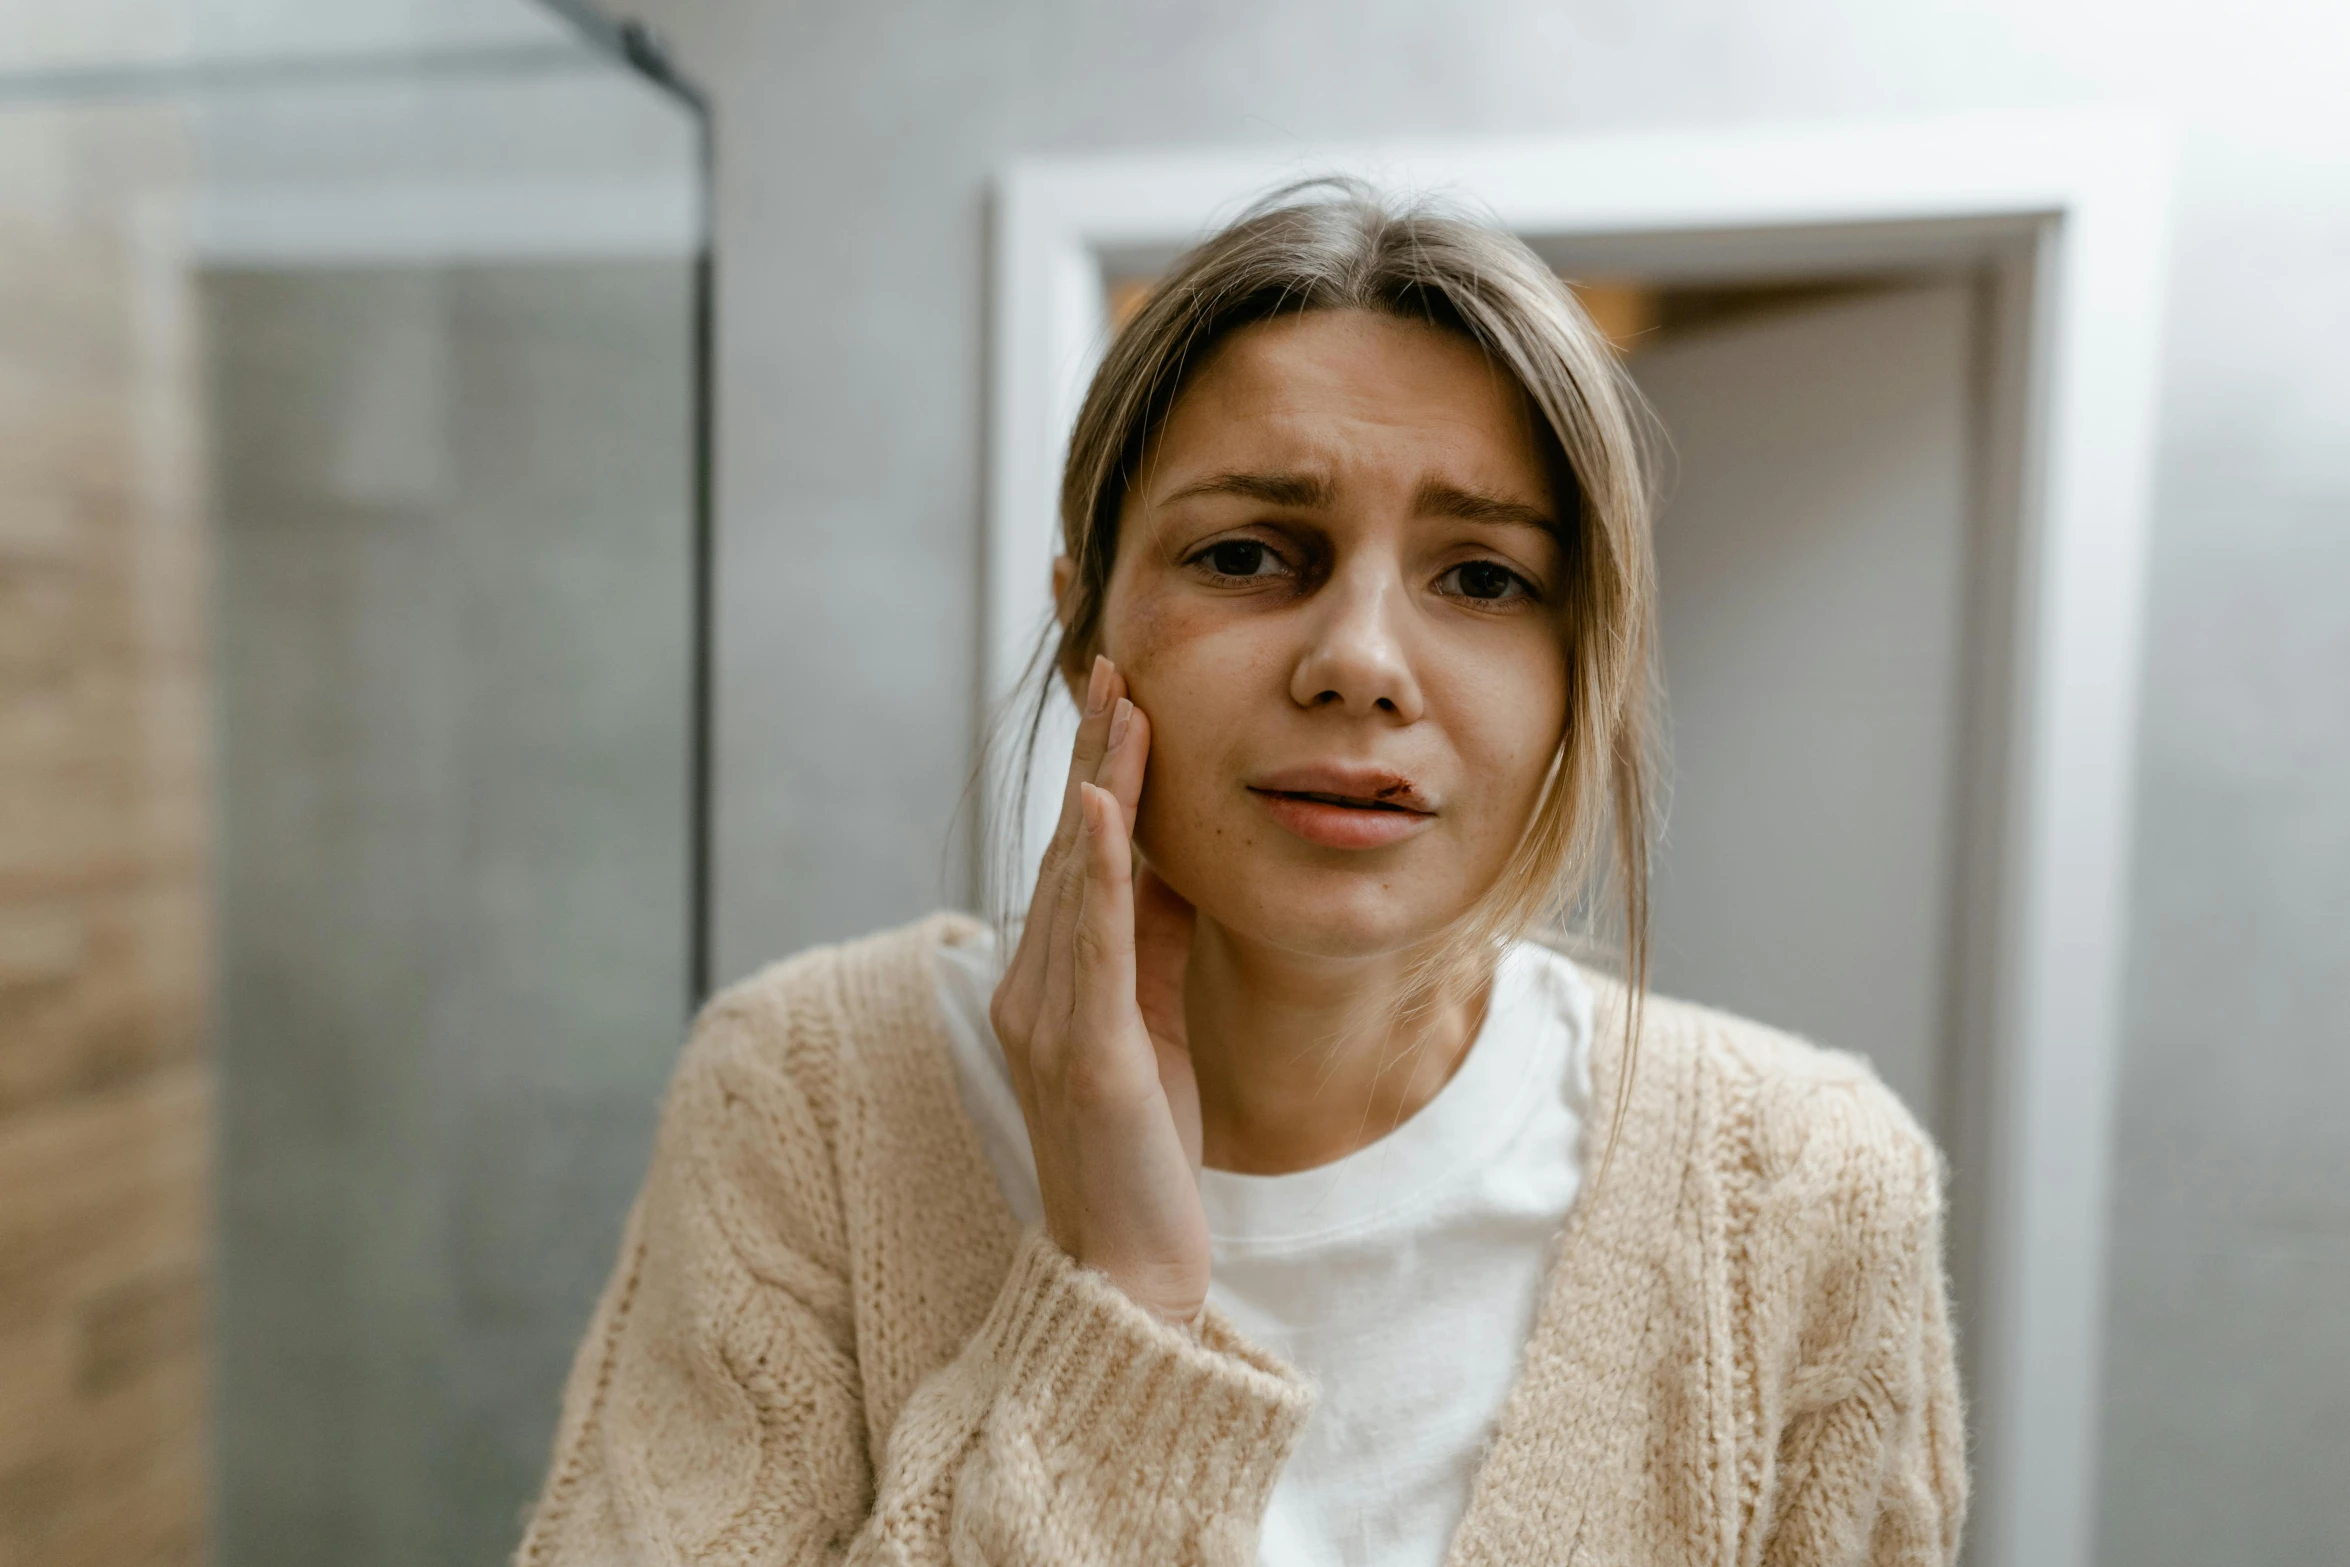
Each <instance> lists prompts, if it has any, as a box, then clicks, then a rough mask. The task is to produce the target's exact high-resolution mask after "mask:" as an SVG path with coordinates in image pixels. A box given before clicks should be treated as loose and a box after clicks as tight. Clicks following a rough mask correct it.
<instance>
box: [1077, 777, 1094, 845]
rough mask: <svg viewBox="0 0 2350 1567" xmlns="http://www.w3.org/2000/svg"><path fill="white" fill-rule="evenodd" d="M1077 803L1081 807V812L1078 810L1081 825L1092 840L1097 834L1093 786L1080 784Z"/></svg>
mask: <svg viewBox="0 0 2350 1567" xmlns="http://www.w3.org/2000/svg"><path fill="white" fill-rule="evenodd" d="M1077 801H1078V805H1079V807H1080V809H1079V810H1078V812H1077V817H1078V821H1079V823H1080V825H1082V826H1083V827H1084V828H1085V836H1087V837H1088V838H1090V837H1092V836H1093V835H1094V832H1095V828H1094V810H1095V807H1094V803H1093V785H1092V784H1087V783H1081V784H1079V785H1078V786H1077Z"/></svg>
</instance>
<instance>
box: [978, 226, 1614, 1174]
mask: <svg viewBox="0 0 2350 1567" xmlns="http://www.w3.org/2000/svg"><path fill="white" fill-rule="evenodd" d="M1321 310H1368V311H1376V312H1380V313H1383V314H1387V315H1392V316H1398V317H1403V318H1406V319H1410V320H1417V321H1425V322H1427V323H1429V324H1431V325H1434V326H1436V327H1439V328H1441V329H1444V330H1447V331H1452V332H1457V333H1459V334H1460V335H1461V336H1463V337H1465V338H1467V339H1468V340H1469V341H1471V342H1472V343H1474V344H1476V345H1477V346H1478V347H1479V348H1480V349H1481V350H1482V351H1483V352H1484V353H1485V354H1486V356H1487V357H1488V358H1489V359H1490V360H1491V361H1492V362H1493V363H1494V364H1495V365H1496V366H1497V367H1499V368H1500V369H1501V370H1503V371H1505V372H1506V373H1507V374H1508V375H1509V376H1510V377H1511V378H1512V379H1513V380H1514V381H1515V382H1516V384H1517V385H1518V387H1519V389H1520V390H1521V391H1523V393H1524V394H1525V396H1526V399H1527V401H1528V403H1529V405H1530V406H1531V407H1532V409H1533V410H1534V412H1535V414H1536V420H1535V423H1536V430H1537V434H1538V436H1539V437H1540V438H1541V439H1543V440H1544V442H1545V444H1546V445H1547V446H1548V447H1549V448H1550V451H1549V454H1548V455H1549V457H1550V459H1551V464H1552V467H1553V469H1554V473H1555V475H1556V478H1557V481H1558V485H1559V490H1560V510H1561V513H1562V517H1561V522H1562V535H1563V536H1562V538H1561V543H1562V545H1563V546H1564V549H1565V553H1566V558H1567V568H1566V573H1565V583H1566V595H1567V600H1566V604H1565V611H1566V614H1565V620H1566V624H1567V634H1566V635H1567V645H1566V649H1565V658H1566V666H1567V692H1568V695H1567V717H1566V723H1565V725H1564V729H1563V732H1562V734H1561V736H1560V739H1559V747H1558V751H1557V754H1556V756H1555V757H1554V759H1553V763H1552V766H1551V770H1550V774H1549V777H1548V779H1547V780H1546V782H1545V784H1544V787H1543V791H1542V794H1541V796H1540V798H1539V800H1538V802H1537V804H1536V806H1535V808H1534V812H1533V815H1532V816H1531V818H1530V819H1529V821H1528V823H1527V826H1526V830H1525V832H1524V834H1523V836H1522V837H1521V838H1520V840H1519V843H1518V846H1517V848H1516V850H1515V852H1514V853H1513V855H1512V857H1511V859H1510V861H1509V862H1508V863H1507V865H1506V866H1505V867H1504V869H1503V871H1502V874H1501V875H1500V876H1499V877H1498V878H1497V879H1496V881H1495V883H1494V886H1493V888H1492V889H1491V890H1490V891H1489V892H1488V893H1487V894H1486V895H1485V896H1484V897H1483V898H1482V899H1481V900H1479V902H1478V904H1477V905H1476V906H1475V907H1474V908H1472V909H1471V910H1470V912H1469V913H1468V914H1467V915H1466V916H1464V917H1463V918H1462V919H1461V920H1460V921H1458V922H1457V923H1456V925H1455V926H1454V928H1452V929H1451V930H1450V931H1448V932H1447V934H1446V936H1445V938H1444V939H1443V940H1442V941H1441V942H1439V943H1438V944H1437V945H1436V947H1435V948H1434V949H1433V950H1432V952H1431V954H1430V956H1429V958H1428V959H1427V966H1426V970H1425V972H1426V973H1427V974H1429V975H1432V976H1441V975H1443V974H1445V973H1447V972H1452V971H1455V970H1456V968H1457V965H1458V963H1459V962H1460V961H1462V960H1465V959H1470V958H1473V957H1474V956H1475V955H1477V954H1480V953H1490V951H1491V950H1492V949H1493V948H1494V947H1496V946H1497V945H1498V944H1499V943H1501V942H1504V941H1507V940H1511V939H1514V938H1516V937H1518V936H1521V935H1524V934H1526V933H1527V932H1529V931H1532V930H1536V929H1537V928H1542V929H1545V930H1546V931H1547V932H1549V933H1552V934H1554V935H1555V934H1562V933H1564V932H1566V931H1567V930H1568V929H1569V927H1570V926H1573V927H1575V928H1577V929H1578V930H1579V931H1580V932H1581V933H1582V935H1583V937H1584V939H1585V941H1586V943H1587V944H1597V945H1603V946H1610V947H1615V948H1616V949H1617V952H1618V955H1619V957H1620V961H1621V965H1622V970H1623V977H1624V979H1625V981H1626V984H1627V986H1628V988H1629V990H1630V1000H1631V1005H1630V1006H1629V1007H1628V1008H1627V1009H1626V1017H1625V1027H1626V1036H1627V1038H1626V1043H1627V1057H1626V1066H1627V1074H1626V1076H1627V1078H1628V1068H1629V1064H1630V1058H1629V1047H1630V1046H1631V1044H1632V1041H1633V1040H1634V1039H1636V1037H1637V1028H1638V1023H1637V1015H1638V1010H1639V1002H1640V997H1641V996H1642V994H1643V993H1644V991H1645V988H1646V983H1647V972H1648V846H1649V827H1650V822H1651V818H1652V815H1653V812H1654V807H1653V803H1652V799H1651V788H1652V785H1653V781H1654V778H1655V775H1656V764H1655V761H1654V756H1653V753H1654V747H1655V725H1654V722H1653V720H1652V717H1651V713H1652V701H1653V696H1652V691H1653V685H1654V673H1653V669H1652V660H1653V656H1654V648H1655V641H1656V636H1655V624H1656V591H1655V566H1654V559H1653V552H1652V548H1651V542H1650V525H1651V520H1652V515H1653V512H1654V505H1653V499H1652V493H1651V489H1650V484H1649V478H1648V472H1649V464H1648V462H1647V460H1646V452H1647V449H1648V448H1647V442H1646V440H1645V436H1646V434H1647V430H1648V425H1647V423H1646V421H1645V414H1644V410H1645V405H1644V404H1643V403H1642V401H1641V399H1640V396H1639V393H1638V392H1637V391H1636V390H1635V389H1634V388H1633V387H1632V385H1631V382H1630V380H1629V378H1628V377H1627V376H1626V375H1625V374H1624V372H1623V369H1622V367H1621V366H1620V365H1619V363H1618V362H1617V359H1616V356H1615V353H1614V351H1613V350H1612V349H1611V348H1610V347H1609V345H1608V342H1607V340H1606V339H1605V338H1604V337H1603V336H1602V335H1601V334H1600V332H1599V331H1598V329H1597V328H1596V327H1594V326H1593V325H1592V324H1591V321H1590V319H1589V318H1588V317H1587V316H1586V315H1585V314H1584V313H1583V309H1582V307H1581V306H1580V305H1579V304H1577V302H1576V300H1575V297H1574V295H1573V293H1572V292H1571V291H1570V290H1569V289H1568V288H1567V287H1566V285H1565V284H1564V283H1562V282H1561V281H1560V280H1559V278H1558V276H1557V275H1556V274H1555V273H1554V272H1552V271H1551V269H1550V268H1549V267H1547V266H1545V265H1544V264H1543V262H1542V261H1541V259H1540V258H1539V257H1537V256H1536V255H1535V254H1534V253H1533V251H1531V250H1529V249H1528V248H1527V247H1526V245H1525V244H1524V243H1523V242H1522V241H1520V240H1519V239H1517V238H1516V237H1515V236H1514V235H1512V234H1509V233H1507V232H1506V231H1504V230H1501V229H1499V228H1497V227H1495V226H1493V225H1491V224H1487V223H1482V222H1479V221H1476V220H1474V219H1472V218H1469V217H1467V216H1464V215H1461V214H1458V213H1455V212H1451V211H1447V210H1444V209H1440V208H1438V207H1436V206H1434V205H1432V204H1429V203H1426V202H1418V203H1413V204H1410V205H1400V204H1394V203H1390V202H1389V201H1387V200H1385V199H1383V198H1382V197H1381V196H1380V195H1379V194H1378V193H1377V192H1376V191H1374V190H1373V189H1372V188H1371V187H1369V186H1367V185H1365V184H1363V183H1361V182H1359V181H1355V180H1350V179H1321V180H1309V181H1305V182H1302V183H1300V184H1297V185H1291V186H1286V187H1284V188H1282V189H1280V190H1277V191H1274V192H1273V193H1272V194H1270V195H1268V196H1266V197H1264V198H1263V199H1261V200H1260V201H1259V202H1258V203H1257V204H1256V205H1254V206H1253V207H1251V208H1250V209H1249V210H1248V211H1246V212H1245V213H1243V214H1242V216H1241V217H1240V218H1239V219H1238V220H1237V221H1235V222H1233V223H1232V224H1231V225H1230V226H1229V227H1227V228H1225V229H1224V230H1223V231H1222V232H1220V233H1218V234H1216V235H1215V236H1214V237H1212V238H1210V239H1208V240H1207V241H1205V242H1204V243H1202V244H1200V245H1199V246H1197V247H1195V248H1194V249H1192V250H1191V251H1190V252H1188V253H1187V254H1185V255H1184V256H1183V257H1182V258H1181V259H1180V260H1178V261H1177V262H1176V263H1175V265H1174V267H1173V268H1172V269H1171V270H1170V271H1169V272H1168V273H1167V274H1166V276H1164V277H1163V278H1161V279H1160V280H1159V281H1158V282H1157V283H1156V285H1154V286H1153V287H1152V289H1151V290H1150V292H1149V294H1148V295H1147V296H1146V297H1145V299H1144V300H1143V302H1142V304H1141V306H1140V308H1139V309H1137V310H1136V311H1135V313H1134V314H1133V315H1132V316H1131V317H1130V318H1129V319H1128V320H1127V321H1126V323H1125V324H1124V325H1123V326H1122V327H1120V328H1119V329H1118V331H1117V333H1116V335H1115V336H1114V337H1113V338H1112V339H1111V341H1110V343H1109V346H1108V350H1107V352H1106V353H1105V354H1104V356H1103V358H1102V363H1101V368H1100V369H1098V370H1097V371H1095V373H1094V377H1093V382H1092V385H1091V386H1090V387H1089V388H1088V389H1087V391H1086V395H1085V404H1084V407H1083V408H1082V409H1081V410H1080V411H1079V413H1078V415H1077V423H1076V427H1075V429H1074V430H1073V432H1072V433H1071V436H1070V441H1069V456H1068V463H1067V466H1066V467H1065V468H1064V469H1063V471H1062V480H1061V547H1062V550H1063V552H1064V553H1065V554H1066V555H1067V556H1068V558H1069V560H1070V562H1071V563H1072V565H1073V566H1074V568H1075V570H1074V572H1073V574H1072V577H1071V580H1070V584H1069V587H1068V590H1067V592H1066V594H1065V596H1064V599H1063V602H1062V604H1061V615H1060V630H1059V633H1058V636H1057V638H1055V637H1053V636H1052V634H1051V633H1048V636H1047V643H1046V645H1045V646H1043V647H1040V648H1039V655H1040V656H1039V658H1038V660H1037V662H1038V664H1039V666H1042V667H1040V669H1039V670H1038V673H1042V672H1043V668H1057V669H1058V670H1059V671H1061V672H1062V674H1063V675H1064V676H1067V677H1078V676H1082V675H1083V673H1084V671H1085V669H1086V667H1087V666H1088V664H1089V663H1090V662H1091V660H1092V657H1093V654H1094V651H1095V648H1096V645H1097V643H1098V642H1099V640H1100V631H1101V616H1102V607H1103V599H1104V596H1105V595H1106V593H1107V590H1108V587H1109V581H1110V568H1111V565H1112V562H1113V561H1114V560H1115V559H1116V556H1117V549H1118V523H1119V517H1120V514H1121V511H1122V509H1123V506H1124V503H1125V500H1126V494H1127V491H1128V488H1129V487H1130V486H1131V485H1132V484H1133V483H1134V482H1135V480H1136V477H1137V474H1138V472H1139V469H1140V465H1141V463H1142V461H1143V457H1144V453H1145V449H1146V448H1147V446H1148V445H1149V443H1150V440H1151V438H1152V437H1153V436H1154V435H1155V434H1156V433H1157V432H1158V430H1159V428H1160V426H1161V425H1162V424H1163V423H1164V422H1165V420H1166V417H1167V414H1168V412H1169V410H1171V409H1172V408H1173V406H1174V403H1175V400H1176V398H1177V397H1178V396H1179V395H1180V394H1181V392H1182V391H1183V388H1184V386H1185V384H1186V380H1187V377H1188V375H1189V373H1190V371H1191V370H1192V369H1193V368H1195V367H1196V366H1197V365H1199V364H1201V363H1202V362H1204V361H1205V359H1206V358H1207V356H1208V354H1209V353H1210V352H1211V351H1212V350H1213V348H1214V347H1215V346H1216V345H1217V344H1218V343H1219V342H1221V341H1222V340H1224V339H1225V338H1226V337H1228V336H1229V335H1230V334H1232V333H1233V332H1235V331H1238V330H1240V329H1241V328H1243V327H1246V326H1249V325H1252V324H1254V323H1256V322H1260V321H1266V320H1271V319H1274V318H1276V317H1282V316H1291V315H1298V314H1303V313H1305V312H1309V311H1321ZM1044 696H1045V691H1044V689H1043V682H1040V683H1039V690H1038V691H1037V694H1036V706H1035V708H1034V710H1033V712H1032V714H1031V716H1030V719H1029V722H1028V725H1027V735H1028V739H1029V741H1030V742H1031V744H1032V743H1033V740H1034V737H1035V735H1036V732H1037V728H1038V723H1039V720H1040V719H1041V715H1042V712H1043V705H1042V704H1043V700H1044ZM1025 789H1026V779H1025V771H1023V774H1022V788H1021V792H1022V793H1024V792H1025ZM1019 810H1020V807H1019V806H1018V805H1015V806H1014V811H1015V815H1014V818H1013V819H1014V820H1018V819H1019V816H1018V814H1017V813H1018V811H1019ZM1610 883H1612V884H1613V887H1614V890H1615V893H1616V897H1615V898H1614V899H1613V900H1609V899H1607V898H1605V896H1604V890H1605V888H1606V887H1607V886H1608V885H1609V884H1610ZM1611 901H1612V902H1613V903H1614V904H1615V908H1614V910H1613V915H1614V918H1615V920H1616V921H1617V922H1618V924H1619V928H1618V930H1617V931H1616V932H1615V933H1614V935H1615V938H1616V939H1615V940H1614V941H1607V940H1606V939H1605V937H1604V936H1603V935H1602V934H1601V933H1600V930H1599V929H1598V925H1599V922H1601V921H1603V920H1605V919H1606V918H1607V915H1608V912H1609V911H1608V910H1607V908H1606V905H1607V904H1608V903H1609V902H1611ZM1621 1111H1622V1097H1621V1095H1619V1096H1618V1104H1617V1113H1618V1116H1619V1117H1620V1115H1621ZM1610 1142H1611V1145H1612V1142H1613V1138H1612V1136H1611V1138H1610Z"/></svg>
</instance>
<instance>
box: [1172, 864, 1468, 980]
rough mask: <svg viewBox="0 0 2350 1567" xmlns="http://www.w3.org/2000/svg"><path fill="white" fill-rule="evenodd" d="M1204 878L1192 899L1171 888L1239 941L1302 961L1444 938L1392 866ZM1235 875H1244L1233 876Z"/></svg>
mask: <svg viewBox="0 0 2350 1567" xmlns="http://www.w3.org/2000/svg"><path fill="white" fill-rule="evenodd" d="M1221 870H1222V872H1223V873H1222V874H1220V875H1210V876H1208V877H1205V878H1199V879H1201V880H1203V881H1205V882H1206V883H1208V885H1204V886H1202V887H1201V888H1200V895H1199V896H1193V895H1192V894H1191V893H1190V892H1189V891H1187V890H1186V889H1185V888H1184V887H1183V886H1182V885H1181V884H1180V883H1179V882H1177V881H1176V880H1175V879H1174V878H1173V877H1170V878H1169V885H1170V886H1174V887H1175V889H1176V890H1177V891H1178V892H1183V893H1184V895H1185V896H1186V897H1188V898H1190V899H1191V903H1192V906H1193V907H1194V908H1196V909H1198V910H1199V911H1200V912H1201V913H1202V914H1204V915H1206V916H1207V917H1208V918H1210V919H1212V920H1214V921H1215V922H1216V923H1217V924H1219V925H1221V926H1223V927H1224V928H1225V929H1226V930H1229V931H1231V932H1232V933H1233V934H1234V935H1236V936H1241V937H1245V938H1246V939H1248V940H1251V941H1255V942H1261V943H1263V944H1264V945H1266V946H1268V947H1273V948H1277V949H1279V950H1281V951H1285V952H1295V953H1298V954H1300V955H1302V956H1308V957H1317V958H1332V959H1363V958H1375V957H1383V956H1389V955H1395V954H1401V953H1404V952H1408V951H1409V950H1411V949H1412V948H1413V947H1416V946H1418V945H1420V944H1421V943H1423V942H1426V941H1428V940H1430V939H1431V938H1433V937H1434V936H1436V935H1437V934H1438V933H1440V932H1441V931H1442V930H1443V929H1444V927H1445V925H1446V923H1447V917H1446V912H1445V911H1439V910H1433V909H1431V908H1429V907H1428V905H1427V903H1426V902H1425V901H1424V900H1423V899H1421V898H1416V897H1407V896H1403V895H1400V894H1399V892H1398V887H1399V886H1408V885H1410V884H1411V883H1412V882H1414V881H1416V880H1417V879H1418V878H1416V877H1413V876H1411V875H1410V874H1409V873H1400V874H1399V873H1398V871H1397V870H1396V869H1395V868H1393V867H1389V868H1387V869H1385V870H1384V871H1382V870H1374V869H1371V868H1369V867H1364V868H1362V869H1359V870H1358V869H1335V868H1328V867H1319V866H1316V867H1299V866H1285V865H1278V864H1270V865H1269V864H1266V863H1264V862H1263V861H1258V862H1257V863H1255V864H1253V865H1251V866H1248V867H1246V868H1245V869H1242V868H1240V867H1233V866H1226V867H1221ZM1236 870H1238V871H1239V874H1234V872H1235V871H1236Z"/></svg>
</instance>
